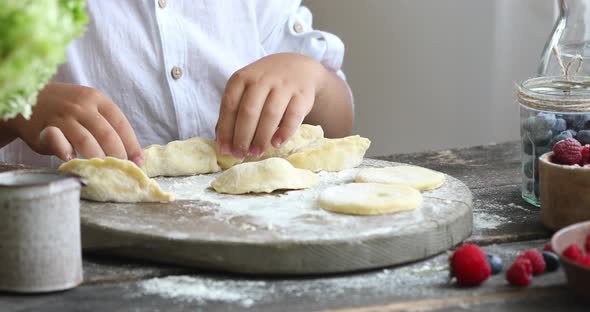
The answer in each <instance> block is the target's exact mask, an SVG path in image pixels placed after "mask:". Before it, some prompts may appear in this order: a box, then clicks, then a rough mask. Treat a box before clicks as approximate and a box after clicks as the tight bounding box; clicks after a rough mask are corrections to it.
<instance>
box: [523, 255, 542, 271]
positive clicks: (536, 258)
mask: <svg viewBox="0 0 590 312" xmlns="http://www.w3.org/2000/svg"><path fill="white" fill-rule="evenodd" d="M523 256H525V257H527V258H528V259H529V260H530V261H531V264H532V266H533V275H538V274H541V273H543V272H544V271H545V259H543V255H542V254H541V253H540V252H539V251H537V250H536V249H529V250H527V251H525V252H524V253H523Z"/></svg>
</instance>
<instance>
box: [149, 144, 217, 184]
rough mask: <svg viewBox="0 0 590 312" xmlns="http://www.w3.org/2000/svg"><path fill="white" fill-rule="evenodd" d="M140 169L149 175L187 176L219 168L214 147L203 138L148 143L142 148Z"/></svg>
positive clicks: (215, 170)
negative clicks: (148, 144)
mask: <svg viewBox="0 0 590 312" xmlns="http://www.w3.org/2000/svg"><path fill="white" fill-rule="evenodd" d="M141 169H142V170H143V171H144V172H145V173H146V174H147V175H148V176H149V177H157V176H170V177H172V176H188V175H195V174H203V173H211V172H217V171H219V170H221V168H219V166H218V165H217V157H216V155H215V148H214V147H213V146H211V145H210V144H209V142H208V140H207V139H203V138H191V139H188V140H184V141H172V142H170V143H168V144H166V145H150V146H148V147H146V148H145V149H144V150H143V164H142V165H141Z"/></svg>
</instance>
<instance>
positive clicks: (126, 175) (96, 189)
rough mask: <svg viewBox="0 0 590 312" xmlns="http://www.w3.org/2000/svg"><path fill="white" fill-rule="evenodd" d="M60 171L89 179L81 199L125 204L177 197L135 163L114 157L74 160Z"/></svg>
mask: <svg viewBox="0 0 590 312" xmlns="http://www.w3.org/2000/svg"><path fill="white" fill-rule="evenodd" d="M59 171H63V172H72V173H75V174H77V175H79V176H81V177H82V178H84V179H85V180H86V183H87V186H86V187H84V188H82V193H81V197H82V198H85V199H91V200H95V201H101V202H104V201H113V202H124V203H135V202H159V201H172V200H174V195H173V194H171V193H166V192H163V191H162V190H161V189H160V186H159V185H158V183H157V182H156V181H154V180H152V179H150V178H148V177H147V176H146V175H145V173H143V171H141V169H139V167H137V166H136V165H135V164H134V163H133V162H131V161H128V160H122V159H118V158H113V157H106V158H105V159H100V158H92V159H88V160H87V159H73V160H70V161H68V162H66V163H64V164H62V165H61V166H60V167H59Z"/></svg>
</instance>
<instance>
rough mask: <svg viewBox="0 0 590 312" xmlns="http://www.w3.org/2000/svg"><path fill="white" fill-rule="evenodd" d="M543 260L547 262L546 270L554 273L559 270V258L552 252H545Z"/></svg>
mask: <svg viewBox="0 0 590 312" xmlns="http://www.w3.org/2000/svg"><path fill="white" fill-rule="evenodd" d="M543 259H544V260H545V265H546V266H545V270H546V271H547V272H553V271H555V270H557V269H558V268H559V257H558V256H557V255H556V254H554V253H552V252H551V251H543Z"/></svg>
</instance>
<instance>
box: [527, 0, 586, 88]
mask: <svg viewBox="0 0 590 312" xmlns="http://www.w3.org/2000/svg"><path fill="white" fill-rule="evenodd" d="M557 5H558V7H559V16H558V17H557V21H556V22H555V26H554V28H553V32H552V34H551V35H550V37H549V40H548V41H547V43H546V45H545V48H544V49H543V53H542V55H541V64H540V66H539V70H538V75H539V76H562V75H566V73H565V71H568V73H567V74H568V75H567V76H568V78H571V79H573V80H576V79H577V77H579V76H590V0H557Z"/></svg>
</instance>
